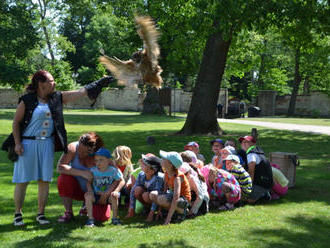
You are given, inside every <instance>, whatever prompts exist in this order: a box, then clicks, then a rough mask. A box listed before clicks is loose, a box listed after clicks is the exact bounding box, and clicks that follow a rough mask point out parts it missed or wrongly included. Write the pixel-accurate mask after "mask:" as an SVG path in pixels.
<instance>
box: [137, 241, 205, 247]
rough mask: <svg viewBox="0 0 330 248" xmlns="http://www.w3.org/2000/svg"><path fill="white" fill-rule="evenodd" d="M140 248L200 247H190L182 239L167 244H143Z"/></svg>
mask: <svg viewBox="0 0 330 248" xmlns="http://www.w3.org/2000/svg"><path fill="white" fill-rule="evenodd" d="M138 247H139V248H168V247H171V248H172V247H173V248H181V247H185V248H195V247H198V246H192V245H189V244H188V243H187V242H186V241H185V240H183V239H181V240H169V241H166V242H154V243H151V244H148V243H145V244H144V243H143V244H139V245H138Z"/></svg>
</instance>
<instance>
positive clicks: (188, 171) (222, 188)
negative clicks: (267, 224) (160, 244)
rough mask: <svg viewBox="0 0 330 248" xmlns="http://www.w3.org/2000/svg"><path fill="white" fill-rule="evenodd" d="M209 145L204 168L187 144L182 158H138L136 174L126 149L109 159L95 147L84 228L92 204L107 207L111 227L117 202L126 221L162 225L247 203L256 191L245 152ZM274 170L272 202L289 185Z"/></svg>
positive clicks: (191, 145)
mask: <svg viewBox="0 0 330 248" xmlns="http://www.w3.org/2000/svg"><path fill="white" fill-rule="evenodd" d="M210 144H211V147H212V151H213V153H214V156H213V158H212V163H210V164H205V158H204V156H203V155H202V154H200V153H199V145H198V144H197V143H196V142H189V143H188V144H187V145H186V146H184V151H183V152H181V153H178V152H174V151H171V152H165V151H162V150H160V152H159V156H160V157H158V156H156V155H154V154H151V153H148V154H145V155H144V154H142V156H141V159H139V161H138V165H139V166H138V168H136V169H135V170H134V168H133V165H132V162H131V158H132V152H131V149H130V148H129V147H127V146H118V147H116V148H115V150H114V151H113V153H112V154H111V153H110V151H109V150H107V149H106V148H100V149H99V150H98V151H97V152H96V153H95V154H94V156H95V165H96V166H95V167H93V168H92V169H91V172H92V174H93V179H91V180H90V181H89V182H88V185H87V192H86V193H85V205H86V208H87V215H88V220H87V223H86V226H88V227H92V226H94V218H93V204H111V207H112V224H115V225H118V224H121V221H120V219H119V216H118V206H119V203H120V202H123V204H124V206H127V207H128V212H127V215H126V217H125V218H131V217H133V216H134V215H135V214H138V213H141V212H142V213H144V214H145V216H146V221H148V222H151V221H154V220H158V219H160V218H164V219H165V222H164V224H169V223H171V222H172V221H181V220H184V219H185V218H193V217H195V216H198V215H202V214H206V213H207V212H208V211H209V207H213V208H216V209H218V210H222V211H224V210H230V209H234V208H235V207H236V206H237V205H241V204H240V203H243V202H249V196H250V195H251V193H252V191H254V190H255V189H254V188H253V177H254V175H253V176H252V177H251V175H250V174H249V172H248V171H249V169H247V167H246V166H247V160H246V153H248V152H246V151H242V150H236V148H235V142H234V141H227V142H226V143H224V142H223V141H222V140H221V139H214V140H212V141H211V142H210ZM273 168H274V169H273V175H274V176H273V180H274V182H273V184H272V185H273V188H272V190H271V191H270V192H269V193H271V194H272V195H271V197H273V198H274V199H277V198H278V197H279V196H280V195H283V194H285V193H286V191H287V184H288V180H287V179H286V178H285V176H284V175H283V174H282V173H281V171H280V170H279V168H278V167H277V168H276V166H275V165H274V167H273ZM278 192H279V193H278ZM254 193H255V192H254Z"/></svg>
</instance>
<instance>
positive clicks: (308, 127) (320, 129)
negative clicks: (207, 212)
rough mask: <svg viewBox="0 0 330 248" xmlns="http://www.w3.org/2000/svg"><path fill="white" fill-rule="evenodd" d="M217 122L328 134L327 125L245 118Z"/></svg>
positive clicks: (329, 133)
mask: <svg viewBox="0 0 330 248" xmlns="http://www.w3.org/2000/svg"><path fill="white" fill-rule="evenodd" d="M218 122H220V123H221V122H222V123H237V124H243V125H251V126H261V127H269V128H272V129H280V130H291V131H299V132H307V133H316V134H325V135H330V127H327V126H313V125H298V124H289V123H275V122H263V121H245V120H237V119H236V120H231V119H218Z"/></svg>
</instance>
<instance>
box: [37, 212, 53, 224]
mask: <svg viewBox="0 0 330 248" xmlns="http://www.w3.org/2000/svg"><path fill="white" fill-rule="evenodd" d="M36 221H37V222H38V223H39V224H40V225H47V224H49V223H50V222H49V220H47V219H46V216H45V215H44V214H38V215H37V217H36Z"/></svg>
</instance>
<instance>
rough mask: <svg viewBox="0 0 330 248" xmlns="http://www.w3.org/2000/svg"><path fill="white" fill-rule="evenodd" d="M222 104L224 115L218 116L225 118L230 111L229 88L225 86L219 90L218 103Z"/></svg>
mask: <svg viewBox="0 0 330 248" xmlns="http://www.w3.org/2000/svg"><path fill="white" fill-rule="evenodd" d="M219 103H220V104H221V105H222V116H218V118H224V117H225V114H227V112H228V90H227V89H225V88H221V89H220V92H219V98H218V104H219Z"/></svg>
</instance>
